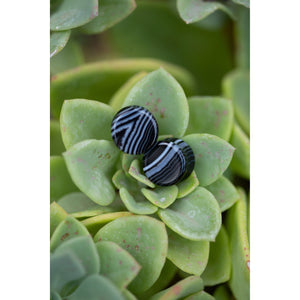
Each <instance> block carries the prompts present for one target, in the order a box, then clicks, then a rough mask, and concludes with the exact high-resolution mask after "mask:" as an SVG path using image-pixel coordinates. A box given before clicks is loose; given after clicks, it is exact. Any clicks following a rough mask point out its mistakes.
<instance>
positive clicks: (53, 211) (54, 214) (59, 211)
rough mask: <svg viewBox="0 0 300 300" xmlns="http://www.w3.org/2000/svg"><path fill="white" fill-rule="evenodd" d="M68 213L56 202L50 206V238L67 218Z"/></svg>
mask: <svg viewBox="0 0 300 300" xmlns="http://www.w3.org/2000/svg"><path fill="white" fill-rule="evenodd" d="M67 215H68V214H67V212H66V211H65V210H64V209H63V208H62V207H61V206H60V205H58V204H57V203H56V202H55V201H54V202H52V203H51V205H50V236H52V234H53V232H54V230H55V228H56V227H57V226H58V225H59V223H60V222H61V221H63V220H64V219H65V218H66V217H67Z"/></svg>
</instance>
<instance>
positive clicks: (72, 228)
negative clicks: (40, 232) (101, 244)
mask: <svg viewBox="0 0 300 300" xmlns="http://www.w3.org/2000/svg"><path fill="white" fill-rule="evenodd" d="M89 235H90V234H89V232H88V230H87V229H86V228H85V227H84V226H83V225H82V224H81V223H80V222H79V221H77V220H76V219H75V218H73V217H71V216H67V217H66V218H65V219H64V220H63V221H62V222H61V223H60V224H59V225H58V226H57V227H56V229H55V231H54V233H53V235H52V237H51V240H50V250H51V251H53V250H55V249H56V248H57V247H58V246H59V245H60V244H61V243H63V242H64V241H68V240H70V239H73V238H75V237H77V236H89Z"/></svg>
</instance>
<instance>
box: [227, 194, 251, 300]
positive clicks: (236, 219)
mask: <svg viewBox="0 0 300 300" xmlns="http://www.w3.org/2000/svg"><path fill="white" fill-rule="evenodd" d="M238 192H239V194H240V199H239V200H238V201H237V203H236V204H235V205H234V206H233V207H232V208H230V210H229V211H228V213H227V218H226V228H227V232H228V236H229V243H230V248H231V257H232V271H231V278H230V280H229V286H230V288H231V290H232V292H233V294H234V296H235V298H237V299H243V300H244V299H245V300H247V299H250V298H249V297H250V295H249V294H250V246H249V238H248V235H247V201H246V195H245V192H244V191H243V190H242V189H241V188H239V189H238Z"/></svg>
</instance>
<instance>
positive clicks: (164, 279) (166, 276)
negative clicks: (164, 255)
mask: <svg viewBox="0 0 300 300" xmlns="http://www.w3.org/2000/svg"><path fill="white" fill-rule="evenodd" d="M176 271H177V267H176V266H175V265H174V264H173V263H172V262H171V261H170V260H168V259H167V260H166V263H165V264H164V267H163V269H162V270H161V273H160V275H159V278H158V279H157V280H156V282H155V283H154V284H153V285H152V286H151V288H150V289H148V290H147V291H145V292H142V293H141V294H137V296H138V298H139V299H149V298H150V297H151V296H153V295H154V294H156V293H158V292H159V291H161V290H162V289H164V288H166V287H167V286H168V285H169V283H170V282H171V280H172V279H173V278H174V276H175V274H176Z"/></svg>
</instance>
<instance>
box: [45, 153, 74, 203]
mask: <svg viewBox="0 0 300 300" xmlns="http://www.w3.org/2000/svg"><path fill="white" fill-rule="evenodd" d="M77 191H78V188H77V186H76V185H75V184H74V183H73V181H72V179H71V177H70V175H69V172H68V170H67V167H66V164H65V161H64V159H63V158H62V157H61V156H51V157H50V201H51V202H53V201H57V200H58V199H59V198H61V197H62V196H63V195H66V194H69V193H72V192H77Z"/></svg>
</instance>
